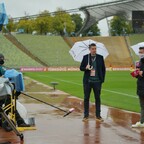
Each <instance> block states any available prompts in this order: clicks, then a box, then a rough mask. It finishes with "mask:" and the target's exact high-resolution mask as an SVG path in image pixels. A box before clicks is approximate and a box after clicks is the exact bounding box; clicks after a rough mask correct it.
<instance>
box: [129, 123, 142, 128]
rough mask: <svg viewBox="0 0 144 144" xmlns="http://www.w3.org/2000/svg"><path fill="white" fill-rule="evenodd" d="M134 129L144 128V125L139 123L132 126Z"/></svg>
mask: <svg viewBox="0 0 144 144" xmlns="http://www.w3.org/2000/svg"><path fill="white" fill-rule="evenodd" d="M132 127H133V128H138V127H144V123H141V122H137V123H136V124H133V125H132Z"/></svg>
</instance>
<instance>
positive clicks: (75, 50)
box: [69, 39, 109, 62]
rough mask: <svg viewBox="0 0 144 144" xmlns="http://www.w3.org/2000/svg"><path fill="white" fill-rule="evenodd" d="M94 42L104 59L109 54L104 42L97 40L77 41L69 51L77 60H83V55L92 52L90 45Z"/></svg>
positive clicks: (98, 52)
mask: <svg viewBox="0 0 144 144" xmlns="http://www.w3.org/2000/svg"><path fill="white" fill-rule="evenodd" d="M92 43H94V44H96V47H97V54H99V55H102V56H103V57H104V59H105V58H106V57H107V56H108V55H109V53H108V51H107V49H106V47H105V46H104V44H102V43H100V42H96V41H94V40H91V39H89V40H85V41H78V42H76V43H75V44H74V45H73V47H72V48H71V49H70V51H69V53H70V55H71V56H72V57H73V59H74V60H75V61H78V62H81V61H82V59H83V56H84V55H86V54H89V53H90V51H89V45H90V44H92Z"/></svg>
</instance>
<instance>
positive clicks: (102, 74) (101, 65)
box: [80, 54, 106, 84]
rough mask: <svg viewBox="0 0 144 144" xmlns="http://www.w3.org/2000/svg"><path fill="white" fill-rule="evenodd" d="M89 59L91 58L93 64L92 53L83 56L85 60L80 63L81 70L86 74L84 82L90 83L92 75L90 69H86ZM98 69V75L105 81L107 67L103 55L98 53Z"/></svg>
mask: <svg viewBox="0 0 144 144" xmlns="http://www.w3.org/2000/svg"><path fill="white" fill-rule="evenodd" d="M88 59H89V64H90V65H91V55H90V54H87V55H85V56H84V57H83V60H82V62H81V65H80V70H81V71H84V76H83V84H86V83H88V80H89V77H90V70H87V69H86V66H87V65H88ZM96 66H97V67H96V70H97V72H98V76H99V78H100V80H101V82H102V83H103V82H104V80H105V73H106V68H105V63H104V59H103V56H101V55H98V54H96Z"/></svg>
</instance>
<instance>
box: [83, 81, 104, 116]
mask: <svg viewBox="0 0 144 144" xmlns="http://www.w3.org/2000/svg"><path fill="white" fill-rule="evenodd" d="M101 85H102V84H101V82H88V83H87V84H84V117H88V116H89V99H90V94H91V90H92V89H93V92H94V97H95V107H96V111H95V115H96V117H100V112H101V99H100V93H101Z"/></svg>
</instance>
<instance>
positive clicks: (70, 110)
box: [63, 108, 75, 117]
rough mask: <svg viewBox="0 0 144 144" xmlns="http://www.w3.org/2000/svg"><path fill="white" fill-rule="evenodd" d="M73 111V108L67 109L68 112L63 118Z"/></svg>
mask: <svg viewBox="0 0 144 144" xmlns="http://www.w3.org/2000/svg"><path fill="white" fill-rule="evenodd" d="M74 110H75V109H74V108H71V109H69V111H68V112H67V113H66V114H65V115H64V116H63V117H66V116H67V115H69V114H70V113H72V112H73V111H74Z"/></svg>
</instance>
